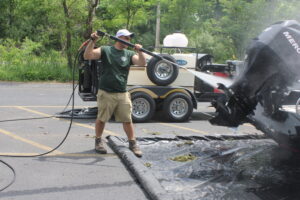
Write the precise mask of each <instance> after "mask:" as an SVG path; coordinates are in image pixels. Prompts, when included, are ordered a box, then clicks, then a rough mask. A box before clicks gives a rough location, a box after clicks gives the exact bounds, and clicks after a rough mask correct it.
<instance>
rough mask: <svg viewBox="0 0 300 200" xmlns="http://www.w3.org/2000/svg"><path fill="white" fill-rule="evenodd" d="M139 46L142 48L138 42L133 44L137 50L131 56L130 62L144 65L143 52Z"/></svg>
mask: <svg viewBox="0 0 300 200" xmlns="http://www.w3.org/2000/svg"><path fill="white" fill-rule="evenodd" d="M141 48H142V45H140V44H136V45H135V48H134V49H135V51H136V52H137V54H135V55H134V56H132V63H133V64H134V65H139V66H146V58H145V54H144V53H143V52H142V51H140V49H141Z"/></svg>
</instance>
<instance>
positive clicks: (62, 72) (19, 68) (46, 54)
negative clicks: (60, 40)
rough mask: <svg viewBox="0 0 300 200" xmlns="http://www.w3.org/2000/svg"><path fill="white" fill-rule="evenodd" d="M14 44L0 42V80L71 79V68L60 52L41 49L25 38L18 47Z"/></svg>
mask: <svg viewBox="0 0 300 200" xmlns="http://www.w3.org/2000/svg"><path fill="white" fill-rule="evenodd" d="M16 46H17V45H16V44H15V43H13V42H12V41H2V44H1V42H0V80H1V81H58V82H67V81H70V80H72V70H71V69H69V68H68V66H67V59H66V57H65V56H63V55H62V54H61V52H59V51H55V50H48V51H42V50H41V46H40V45H39V44H38V43H34V42H32V41H29V40H25V42H23V43H22V44H21V46H20V47H16ZM76 75H77V73H76ZM75 78H76V77H75Z"/></svg>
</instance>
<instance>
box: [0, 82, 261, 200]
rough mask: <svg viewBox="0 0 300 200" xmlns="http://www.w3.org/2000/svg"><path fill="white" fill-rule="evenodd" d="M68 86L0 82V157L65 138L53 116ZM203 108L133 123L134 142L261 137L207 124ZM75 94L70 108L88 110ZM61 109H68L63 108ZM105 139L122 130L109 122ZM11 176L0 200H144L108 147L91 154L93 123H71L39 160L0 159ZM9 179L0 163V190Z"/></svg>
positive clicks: (65, 122)
mask: <svg viewBox="0 0 300 200" xmlns="http://www.w3.org/2000/svg"><path fill="white" fill-rule="evenodd" d="M71 93H72V85H71V84H68V83H66V84H62V83H15V82H0V95H1V98H0V112H1V115H0V121H3V120H10V119H26V118H37V117H46V118H44V119H32V120H20V121H7V122H0V154H1V155H11V156H30V155H36V154H39V153H43V152H47V151H49V150H51V149H52V148H54V147H56V146H57V145H58V144H59V143H60V142H61V140H62V139H63V138H64V137H65V135H66V133H67V131H68V128H69V124H70V120H69V119H61V118H55V117H53V115H55V114H56V113H59V112H61V111H62V110H64V109H65V105H66V104H67V103H68V100H69V98H70V95H71ZM209 105H210V104H209V103H199V104H198V109H197V110H195V111H194V113H193V115H192V118H191V120H190V121H189V122H186V123H169V122H165V121H161V120H160V117H159V114H157V115H156V117H155V118H154V120H152V121H150V122H147V123H138V124H135V125H134V126H135V132H136V136H137V137H147V136H153V135H159V136H164V135H165V136H168V135H173V136H174V135H184V136H192V135H207V134H208V135H213V134H223V135H224V134H232V133H234V134H247V133H249V134H255V133H257V134H261V132H259V131H258V130H256V129H255V128H254V127H253V126H251V125H250V124H245V125H243V126H241V127H239V128H238V129H230V128H226V127H217V126H212V125H210V124H209V122H208V121H207V119H208V118H209V116H210V115H211V114H212V113H213V112H214V109H213V108H211V107H210V106H209ZM94 106H96V102H83V101H82V100H81V99H80V98H79V96H78V95H77V91H76V92H75V107H76V108H84V107H94ZM67 109H70V107H69V108H67ZM104 133H105V136H107V135H114V136H122V137H124V136H125V133H124V131H123V128H122V125H121V124H119V123H115V122H113V121H112V122H110V123H108V124H107V125H106V127H105V132H104ZM0 160H2V161H4V162H6V163H8V164H9V165H10V166H12V167H13V169H14V170H15V172H16V180H15V181H14V183H13V184H12V185H11V186H10V187H8V188H7V189H5V190H4V191H2V192H0V199H14V200H19V199H20V200H21V199H22V200H26V199H30V200H32V199H45V200H47V199H56V200H60V199H63V200H68V199H72V200H73V199H103V200H115V199H118V200H119V199H130V200H135V199H136V200H143V199H149V196H148V195H147V193H146V192H145V191H144V190H143V186H142V185H141V184H140V183H139V182H138V181H137V179H136V178H135V177H134V175H133V174H131V172H130V171H129V170H128V169H127V168H126V166H125V165H124V164H123V163H122V161H121V159H120V158H119V157H118V156H117V155H116V154H115V153H114V152H113V151H112V150H111V149H110V148H109V147H108V154H106V155H100V154H97V153H95V152H94V119H84V120H83V119H75V120H74V121H73V124H72V128H71V131H70V133H69V136H68V137H67V139H66V141H65V142H64V143H63V145H62V146H61V147H60V148H58V149H57V150H56V151H54V152H52V153H51V154H48V155H45V156H41V157H25V158H19V157H17V158H15V157H0ZM12 179H13V173H12V171H11V170H10V169H9V168H8V167H7V166H5V165H4V164H2V163H0V189H1V188H3V187H5V186H6V185H7V184H8V183H9V182H10V181H11V180H12Z"/></svg>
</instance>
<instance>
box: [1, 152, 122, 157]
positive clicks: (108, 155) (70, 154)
mask: <svg viewBox="0 0 300 200" xmlns="http://www.w3.org/2000/svg"><path fill="white" fill-rule="evenodd" d="M0 155H8V156H34V155H36V153H10V152H2V153H0ZM45 156H49V157H53V156H56V157H118V156H117V154H115V153H107V154H98V153H82V154H81V153H51V154H48V155H45ZM45 156H44V157H45Z"/></svg>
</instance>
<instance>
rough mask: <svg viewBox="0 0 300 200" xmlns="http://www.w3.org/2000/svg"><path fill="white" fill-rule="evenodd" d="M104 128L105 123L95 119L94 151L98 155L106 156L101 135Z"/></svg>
mask: <svg viewBox="0 0 300 200" xmlns="http://www.w3.org/2000/svg"><path fill="white" fill-rule="evenodd" d="M104 127H105V122H102V121H100V120H99V119H96V122H95V132H96V139H95V151H96V152H98V153H102V154H106V153H107V150H106V149H105V148H104V143H103V139H102V138H101V137H102V134H103V130H104Z"/></svg>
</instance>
